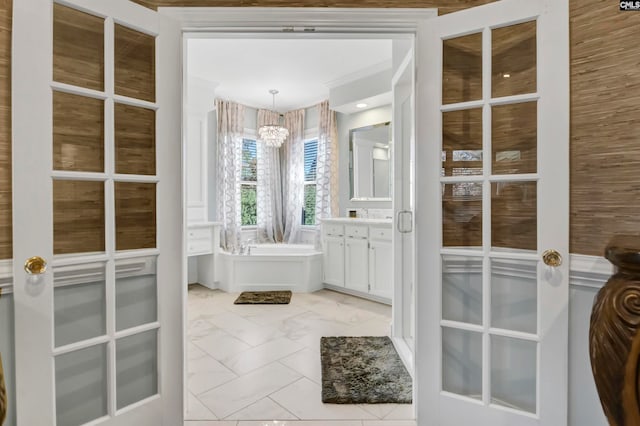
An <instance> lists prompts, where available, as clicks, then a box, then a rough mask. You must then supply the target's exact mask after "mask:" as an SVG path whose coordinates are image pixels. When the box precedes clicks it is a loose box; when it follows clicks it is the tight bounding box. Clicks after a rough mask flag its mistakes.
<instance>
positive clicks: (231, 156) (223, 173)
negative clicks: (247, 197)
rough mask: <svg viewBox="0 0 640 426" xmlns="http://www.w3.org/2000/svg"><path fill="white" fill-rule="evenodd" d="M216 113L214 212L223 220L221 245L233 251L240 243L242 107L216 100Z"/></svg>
mask: <svg viewBox="0 0 640 426" xmlns="http://www.w3.org/2000/svg"><path fill="white" fill-rule="evenodd" d="M216 112H217V115H218V170H217V180H216V192H217V200H218V206H217V215H218V218H217V219H218V221H220V222H222V234H221V236H220V238H221V245H222V247H224V249H225V250H227V251H230V252H236V251H237V250H238V248H239V245H240V213H241V206H240V172H241V171H242V137H243V134H244V106H243V105H240V104H237V103H235V102H229V101H222V100H219V99H218V100H216Z"/></svg>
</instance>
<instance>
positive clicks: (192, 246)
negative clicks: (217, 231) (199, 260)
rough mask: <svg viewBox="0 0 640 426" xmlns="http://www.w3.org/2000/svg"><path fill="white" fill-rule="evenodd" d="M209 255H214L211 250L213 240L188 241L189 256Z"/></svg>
mask: <svg viewBox="0 0 640 426" xmlns="http://www.w3.org/2000/svg"><path fill="white" fill-rule="evenodd" d="M207 253H213V250H212V248H211V238H201V239H197V240H194V239H188V240H187V255H191V254H207Z"/></svg>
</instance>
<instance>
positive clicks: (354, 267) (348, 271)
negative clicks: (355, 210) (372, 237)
mask: <svg viewBox="0 0 640 426" xmlns="http://www.w3.org/2000/svg"><path fill="white" fill-rule="evenodd" d="M367 231H368V229H367V227H366V226H361V225H345V240H344V264H345V268H344V286H345V288H348V289H351V290H355V291H361V292H368V291H369V241H368V239H367V234H368V232H367Z"/></svg>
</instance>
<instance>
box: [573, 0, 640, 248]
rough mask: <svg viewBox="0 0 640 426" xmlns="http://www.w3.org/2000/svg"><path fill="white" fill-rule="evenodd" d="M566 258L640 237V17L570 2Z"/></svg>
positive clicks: (611, 5) (600, 0)
mask: <svg viewBox="0 0 640 426" xmlns="http://www.w3.org/2000/svg"><path fill="white" fill-rule="evenodd" d="M571 36H572V40H573V41H572V44H571V252H572V253H581V254H591V255H602V254H603V253H604V248H605V245H606V243H607V242H608V241H609V240H610V239H611V237H612V236H613V235H616V234H623V235H624V234H627V235H628V234H635V235H638V234H640V221H639V220H638V212H639V211H640V140H639V138H640V120H639V119H638V117H640V73H639V72H638V69H640V46H639V45H638V43H637V40H639V39H640V14H639V13H638V12H620V11H619V10H618V2H610V1H604V0H571Z"/></svg>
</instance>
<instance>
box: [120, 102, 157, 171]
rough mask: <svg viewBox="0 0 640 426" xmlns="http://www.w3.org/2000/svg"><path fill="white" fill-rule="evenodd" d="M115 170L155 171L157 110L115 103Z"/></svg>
mask: <svg viewBox="0 0 640 426" xmlns="http://www.w3.org/2000/svg"><path fill="white" fill-rule="evenodd" d="M115 127H116V129H115V144H116V147H115V149H116V173H123V174H137V175H155V174H156V112H155V111H154V110H151V109H147V108H140V107H135V106H131V105H124V104H118V103H116V104H115Z"/></svg>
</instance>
